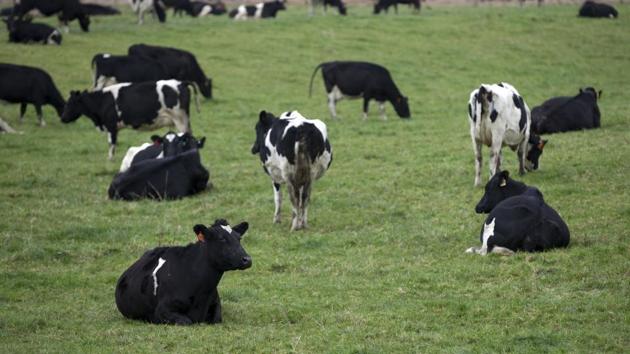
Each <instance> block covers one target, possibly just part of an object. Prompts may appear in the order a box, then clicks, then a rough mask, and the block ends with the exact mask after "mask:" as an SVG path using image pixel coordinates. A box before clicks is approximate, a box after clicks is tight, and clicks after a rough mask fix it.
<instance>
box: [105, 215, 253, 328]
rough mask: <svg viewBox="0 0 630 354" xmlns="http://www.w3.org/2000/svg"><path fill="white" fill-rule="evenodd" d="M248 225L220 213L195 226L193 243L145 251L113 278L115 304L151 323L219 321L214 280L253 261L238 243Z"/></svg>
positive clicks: (217, 293)
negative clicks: (230, 220)
mask: <svg viewBox="0 0 630 354" xmlns="http://www.w3.org/2000/svg"><path fill="white" fill-rule="evenodd" d="M248 228H249V224H247V222H242V223H240V224H238V225H235V226H233V227H231V226H230V225H229V224H228V222H227V221H225V220H223V219H219V220H216V221H215V222H214V224H212V226H210V227H206V226H205V225H201V224H199V225H195V226H194V227H193V231H194V233H195V235H196V236H197V240H198V241H197V242H196V243H191V244H189V245H188V246H185V247H158V248H154V249H152V250H150V251H147V252H146V253H145V254H144V255H142V257H140V259H139V260H137V261H136V262H135V263H134V264H133V265H131V267H129V269H127V270H126V271H125V272H124V273H123V274H122V275H121V277H120V278H119V279H118V282H117V283H116V306H117V307H118V310H119V311H120V313H122V314H123V316H125V317H127V318H131V319H136V320H143V321H147V322H152V323H169V324H178V325H190V324H193V323H210V324H213V323H220V322H221V321H222V317H221V299H220V297H219V292H218V290H217V286H218V285H219V281H220V280H221V277H222V276H223V273H225V272H227V271H230V270H236V269H241V270H243V269H247V268H249V267H251V266H252V258H251V257H250V256H249V255H248V254H247V252H246V251H245V250H244V249H243V246H241V239H242V237H243V235H245V233H246V232H247V229H248Z"/></svg>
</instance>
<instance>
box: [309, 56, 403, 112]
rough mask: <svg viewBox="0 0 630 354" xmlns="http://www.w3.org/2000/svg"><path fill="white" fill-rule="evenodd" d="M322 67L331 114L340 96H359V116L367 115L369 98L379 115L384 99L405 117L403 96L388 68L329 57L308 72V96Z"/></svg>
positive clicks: (382, 110)
mask: <svg viewBox="0 0 630 354" xmlns="http://www.w3.org/2000/svg"><path fill="white" fill-rule="evenodd" d="M319 68H321V69H322V76H323V78H324V85H325V87H326V92H327V93H328V108H329V109H330V115H331V116H332V118H333V119H334V118H336V117H337V111H336V104H337V101H339V100H341V99H342V98H345V97H348V98H363V119H367V113H368V105H369V103H370V100H372V99H373V100H375V101H376V102H378V103H379V108H380V113H381V117H382V118H383V119H387V116H385V101H389V102H390V103H391V104H392V105H393V106H394V109H395V110H396V113H397V114H398V116H399V117H400V118H409V117H410V114H409V104H408V103H407V97H405V96H403V95H402V93H401V92H400V91H399V90H398V87H396V84H395V83H394V80H392V77H391V75H390V74H389V71H388V70H387V69H385V68H384V67H382V66H380V65H376V64H372V63H366V62H358V61H333V62H326V63H321V64H319V65H318V66H317V67H315V70H314V71H313V74H312V75H311V82H310V85H309V96H310V95H311V93H312V90H313V78H314V77H315V74H316V73H317V70H318V69H319Z"/></svg>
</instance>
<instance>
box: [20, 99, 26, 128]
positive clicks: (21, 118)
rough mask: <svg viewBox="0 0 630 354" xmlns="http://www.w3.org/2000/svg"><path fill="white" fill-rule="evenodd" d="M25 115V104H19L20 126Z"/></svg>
mask: <svg viewBox="0 0 630 354" xmlns="http://www.w3.org/2000/svg"><path fill="white" fill-rule="evenodd" d="M25 113H26V103H25V102H22V103H20V124H22V122H24V114H25Z"/></svg>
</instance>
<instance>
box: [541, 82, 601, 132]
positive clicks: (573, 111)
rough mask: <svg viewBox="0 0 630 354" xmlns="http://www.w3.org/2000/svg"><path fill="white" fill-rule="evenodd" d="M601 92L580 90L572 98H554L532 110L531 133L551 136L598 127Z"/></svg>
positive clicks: (589, 88) (587, 89) (590, 89)
mask: <svg viewBox="0 0 630 354" xmlns="http://www.w3.org/2000/svg"><path fill="white" fill-rule="evenodd" d="M601 95H602V91H601V90H600V91H599V92H597V91H595V89H594V88H592V87H587V88H585V89H580V92H579V93H578V94H577V95H576V96H573V97H554V98H551V99H548V100H547V101H545V102H544V103H543V104H542V105H540V106H538V107H534V108H533V109H532V131H534V132H536V133H537V134H551V133H559V132H567V131H572V130H582V129H593V128H599V126H600V113H599V107H598V106H597V100H598V99H599V98H600V97H601Z"/></svg>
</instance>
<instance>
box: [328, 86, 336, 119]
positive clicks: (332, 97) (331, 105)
mask: <svg viewBox="0 0 630 354" xmlns="http://www.w3.org/2000/svg"><path fill="white" fill-rule="evenodd" d="M337 101H338V99H337V95H336V94H335V92H334V91H331V92H329V93H328V110H329V111H330V116H331V117H332V119H337V107H336V106H337Z"/></svg>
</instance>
